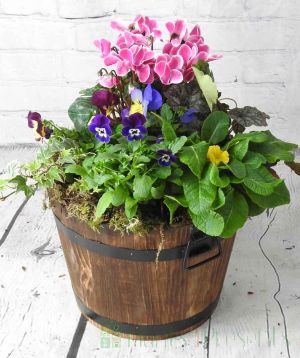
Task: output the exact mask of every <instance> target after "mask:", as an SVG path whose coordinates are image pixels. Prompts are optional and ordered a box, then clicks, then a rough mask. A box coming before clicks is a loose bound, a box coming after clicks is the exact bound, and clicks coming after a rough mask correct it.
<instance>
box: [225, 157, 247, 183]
mask: <svg viewBox="0 0 300 358" xmlns="http://www.w3.org/2000/svg"><path fill="white" fill-rule="evenodd" d="M225 166H226V167H227V168H228V169H229V170H230V171H231V172H232V173H233V175H235V176H236V177H237V178H239V179H242V178H244V177H245V175H246V167H245V164H244V163H242V162H240V161H239V160H237V159H232V160H231V161H230V162H229V163H228V164H225Z"/></svg>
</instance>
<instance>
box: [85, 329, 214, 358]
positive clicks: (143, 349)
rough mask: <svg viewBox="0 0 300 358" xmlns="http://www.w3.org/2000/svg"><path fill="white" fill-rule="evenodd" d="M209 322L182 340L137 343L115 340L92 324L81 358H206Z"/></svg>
mask: <svg viewBox="0 0 300 358" xmlns="http://www.w3.org/2000/svg"><path fill="white" fill-rule="evenodd" d="M208 327H209V322H206V323H205V324H203V325H202V326H201V327H199V328H197V329H196V330H194V331H192V332H189V333H187V334H184V335H182V336H179V337H174V338H169V339H166V340H160V341H137V340H129V339H125V338H119V337H115V336H113V335H111V334H109V333H106V332H104V331H101V330H99V329H98V328H97V327H95V326H93V325H91V324H88V325H87V328H86V333H85V335H84V336H83V339H82V342H81V345H80V348H79V352H78V358H86V357H89V358H96V357H97V358H98V357H110V358H117V357H118V358H119V357H122V358H139V357H143V358H150V357H151V358H153V357H164V358H174V357H178V358H182V357H185V358H192V357H195V358H196V357H197V358H206V357H207V339H208V338H207V337H208Z"/></svg>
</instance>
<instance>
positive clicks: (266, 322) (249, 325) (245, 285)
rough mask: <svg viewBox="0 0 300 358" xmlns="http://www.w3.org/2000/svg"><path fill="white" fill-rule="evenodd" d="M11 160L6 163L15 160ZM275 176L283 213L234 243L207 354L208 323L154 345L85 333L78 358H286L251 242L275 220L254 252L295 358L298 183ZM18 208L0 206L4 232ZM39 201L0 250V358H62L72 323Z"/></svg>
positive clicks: (66, 287)
mask: <svg viewBox="0 0 300 358" xmlns="http://www.w3.org/2000/svg"><path fill="white" fill-rule="evenodd" d="M8 152H9V151H7V152H6V153H8ZM14 153H16V151H13V152H10V153H9V156H8V155H6V157H7V158H8V157H9V158H14V156H15V154H14ZM21 154H23V157H24V156H25V155H27V154H25V151H22V150H21V149H20V150H18V154H17V157H20V156H21ZM0 158H3V156H2V157H1V156H0ZM0 168H1V166H0ZM280 172H281V175H283V177H286V178H287V183H288V186H289V189H290V190H291V195H292V201H291V204H290V205H289V206H284V207H282V208H277V209H275V210H274V211H273V213H272V216H271V217H267V216H266V215H262V216H260V217H258V218H255V219H253V220H251V221H249V222H248V223H247V225H246V226H245V227H244V229H243V230H241V231H240V232H239V234H238V235H237V238H236V243H235V246H234V249H233V255H232V258H231V261H230V264H229V268H228V272H227V276H226V279H225V283H224V288H223V291H222V294H221V299H220V302H219V305H218V307H217V309H216V311H215V313H214V314H213V316H212V319H211V324H210V337H209V352H208V350H207V349H206V347H207V340H208V328H209V322H207V323H205V324H204V325H203V326H201V327H199V328H198V329H196V330H195V331H193V332H190V333H188V334H185V335H183V336H180V337H176V338H171V339H168V340H165V341H154V342H149V341H129V340H127V339H122V338H115V337H114V336H112V335H110V334H107V333H104V332H101V331H100V330H99V329H98V328H96V327H94V326H92V325H91V324H89V323H88V325H87V328H86V331H85V334H84V336H83V338H82V342H81V345H80V347H79V352H78V357H79V358H86V357H89V358H90V357H91V358H93V357H95V358H98V357H99V358H100V357H103V356H105V357H110V358H115V357H118V358H125V357H128V358H129V357H140V356H143V357H146V358H148V357H149V358H150V357H151V358H158V357H159V358H160V357H172V358H173V357H175V358H192V357H200V358H204V357H210V358H219V357H220V356H222V357H224V358H226V357H230V358H240V357H244V356H245V357H247V358H248V357H249V358H251V357H264V358H269V357H270V358H276V357H288V355H287V349H286V340H285V332H284V325H283V317H282V314H281V312H280V309H279V306H278V304H277V302H276V301H275V300H274V297H273V296H274V294H275V293H276V292H277V291H278V282H277V278H276V275H275V273H274V270H273V268H272V267H271V265H270V263H269V262H268V261H267V260H266V258H265V257H264V256H263V254H262V251H261V249H260V247H259V239H260V238H261V236H262V234H263V233H264V231H265V230H266V228H267V226H268V224H269V223H270V221H271V220H272V218H273V215H274V214H275V213H276V218H275V220H274V221H273V223H272V224H271V227H270V228H269V230H268V231H267V233H266V235H265V236H264V237H263V239H262V240H261V246H262V248H263V250H264V252H265V253H266V255H267V257H268V258H269V259H270V260H271V262H272V263H273V264H274V266H275V268H276V271H277V273H278V276H279V279H280V284H281V290H280V292H279V294H278V295H277V298H278V300H279V301H280V303H281V305H282V309H283V313H284V317H285V321H286V325H287V334H288V340H289V350H290V356H291V357H292V358H297V357H298V352H299V349H300V334H299V332H300V326H299V319H298V317H299V315H300V275H299V273H300V259H299V257H300V245H299V244H298V242H299V232H300V222H299V211H300V210H299V207H300V204H299V203H300V200H299V199H300V178H299V177H297V176H295V175H294V174H291V173H290V171H289V170H288V169H287V170H280ZM21 199H22V197H21V196H20V198H19V199H18V198H17V199H16V201H15V202H14V200H12V201H10V202H7V203H5V205H4V204H3V205H2V203H1V204H0V215H1V224H0V225H1V228H2V229H1V230H2V232H3V228H5V227H6V226H5V220H6V223H7V222H8V221H9V220H10V218H11V216H12V215H13V213H14V212H15V209H16V208H17V207H18V205H19V204H20V201H21ZM18 200H19V202H18ZM40 200H41V194H40V193H39V194H37V197H36V198H32V199H30V201H29V203H28V204H27V205H26V206H25V208H24V209H23V211H22V213H21V214H20V217H19V218H18V219H17V220H16V223H15V225H14V226H13V228H12V230H11V233H10V234H9V236H8V238H7V240H6V241H5V243H4V244H3V245H2V247H1V248H0V270H1V272H2V275H1V278H0V320H1V321H0V322H1V323H0V356H1V357H7V356H8V355H9V354H11V355H10V356H11V357H22V358H24V357H25V358H26V357H40V356H41V355H44V356H46V357H47V358H48V357H50V358H51V357H65V356H66V354H67V352H68V349H69V347H70V344H71V341H72V338H73V334H74V332H75V328H76V326H77V322H78V320H79V311H78V308H77V307H76V304H75V301H74V298H73V293H72V289H71V286H70V284H69V278H68V276H67V275H68V274H67V270H66V266H65V262H64V259H63V257H62V251H61V250H60V248H59V243H58V236H57V233H56V229H55V226H54V220H53V218H52V215H51V213H50V212H42V210H41V201H40ZM5 217H6V219H5ZM27 221H29V223H28V224H27ZM20 234H22V239H21V235H20ZM49 237H51V240H50V243H49V245H48V246H47V247H46V249H49V250H56V253H55V254H53V255H48V256H44V257H43V258H42V259H40V260H37V258H36V257H35V256H33V255H32V254H30V252H31V251H33V250H34V249H36V248H37V247H40V246H41V245H43V244H45V243H46V242H47V241H48V239H49ZM59 252H60V253H59ZM22 267H23V268H22ZM1 285H2V286H4V287H2V286H1ZM248 292H253V294H248Z"/></svg>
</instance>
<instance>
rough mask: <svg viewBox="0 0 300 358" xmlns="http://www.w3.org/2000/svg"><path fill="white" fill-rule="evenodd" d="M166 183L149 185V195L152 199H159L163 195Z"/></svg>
mask: <svg viewBox="0 0 300 358" xmlns="http://www.w3.org/2000/svg"><path fill="white" fill-rule="evenodd" d="M165 187H166V183H165V182H164V183H162V184H160V185H159V186H157V187H154V186H152V187H151V196H152V198H153V199H161V198H162V197H163V196H164V192H165Z"/></svg>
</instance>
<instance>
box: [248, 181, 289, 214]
mask: <svg viewBox="0 0 300 358" xmlns="http://www.w3.org/2000/svg"><path fill="white" fill-rule="evenodd" d="M245 189H246V192H247V194H248V196H249V197H250V199H251V200H252V201H253V202H254V203H255V204H257V205H258V206H260V207H261V208H275V207H276V206H279V205H285V204H288V203H289V202H290V193H289V191H288V189H287V187H286V185H285V183H284V182H281V183H280V184H279V185H277V186H276V187H275V188H274V191H273V192H272V193H271V194H270V195H258V194H256V193H254V192H253V191H252V190H250V189H248V188H245Z"/></svg>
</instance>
